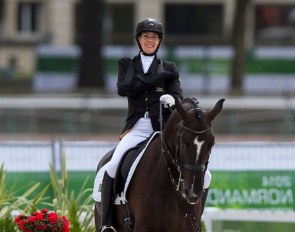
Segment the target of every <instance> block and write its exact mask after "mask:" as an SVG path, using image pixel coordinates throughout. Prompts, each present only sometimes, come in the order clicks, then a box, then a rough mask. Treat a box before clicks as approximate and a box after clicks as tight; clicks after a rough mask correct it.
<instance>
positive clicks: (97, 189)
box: [92, 131, 161, 205]
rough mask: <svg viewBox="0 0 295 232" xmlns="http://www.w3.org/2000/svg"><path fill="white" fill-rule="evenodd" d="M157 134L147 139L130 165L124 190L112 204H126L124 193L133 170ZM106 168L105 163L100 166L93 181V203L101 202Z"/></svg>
mask: <svg viewBox="0 0 295 232" xmlns="http://www.w3.org/2000/svg"><path fill="white" fill-rule="evenodd" d="M159 133H161V132H160V131H157V132H155V133H154V134H153V135H152V136H151V138H150V139H149V141H148V142H147V144H146V145H145V147H144V149H143V150H142V151H141V152H140V154H139V155H138V156H137V158H136V159H135V161H134V162H133V164H132V166H131V168H130V170H129V173H128V176H127V179H126V183H125V186H124V190H123V192H121V193H120V194H118V195H117V197H116V199H115V202H114V204H115V205H122V204H125V203H126V202H127V199H126V196H125V193H126V192H127V189H128V186H129V183H130V181H131V178H132V176H133V173H134V171H135V169H136V167H137V164H138V163H139V161H140V159H141V157H142V155H143V153H144V152H145V150H146V148H147V147H148V145H149V144H150V142H151V141H152V140H153V138H154V137H155V135H156V134H159ZM106 167H107V163H106V164H105V165H104V166H102V168H101V169H100V170H99V171H98V173H97V174H96V177H95V180H94V186H93V195H92V196H93V199H94V200H95V201H97V202H101V188H102V179H103V176H104V173H105V170H106Z"/></svg>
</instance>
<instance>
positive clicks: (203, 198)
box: [198, 188, 209, 232]
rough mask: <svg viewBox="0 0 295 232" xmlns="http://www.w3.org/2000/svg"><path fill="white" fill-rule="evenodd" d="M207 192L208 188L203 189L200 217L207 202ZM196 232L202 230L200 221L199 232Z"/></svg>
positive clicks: (201, 231)
mask: <svg viewBox="0 0 295 232" xmlns="http://www.w3.org/2000/svg"><path fill="white" fill-rule="evenodd" d="M208 191H209V188H207V189H204V193H203V195H202V206H201V216H202V215H203V213H204V209H205V204H206V200H207V196H208ZM201 220H202V219H201ZM198 232H203V228H202V224H201V221H200V226H199V230H198Z"/></svg>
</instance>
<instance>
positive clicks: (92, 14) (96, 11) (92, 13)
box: [78, 0, 105, 89]
mask: <svg viewBox="0 0 295 232" xmlns="http://www.w3.org/2000/svg"><path fill="white" fill-rule="evenodd" d="M80 7H81V9H80V11H79V12H80V14H81V15H80V20H81V21H80V33H82V34H81V35H80V41H79V42H80V47H81V57H80V65H79V82H78V86H79V87H89V88H93V87H96V88H99V89H104V86H105V83H104V58H103V54H102V48H103V38H104V37H103V9H104V0H81V2H80Z"/></svg>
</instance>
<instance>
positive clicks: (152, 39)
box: [139, 32, 160, 54]
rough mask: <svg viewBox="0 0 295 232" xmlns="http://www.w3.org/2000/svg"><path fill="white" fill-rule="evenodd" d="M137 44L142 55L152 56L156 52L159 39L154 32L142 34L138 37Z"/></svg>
mask: <svg viewBox="0 0 295 232" xmlns="http://www.w3.org/2000/svg"><path fill="white" fill-rule="evenodd" d="M139 43H140V46H141V48H142V50H143V52H144V53H146V54H152V53H154V52H155V51H156V49H157V47H158V45H159V43H160V38H159V36H158V34H157V33H154V32H142V33H141V35H140V37H139Z"/></svg>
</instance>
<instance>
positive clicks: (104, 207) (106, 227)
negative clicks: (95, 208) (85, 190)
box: [99, 172, 116, 232]
mask: <svg viewBox="0 0 295 232" xmlns="http://www.w3.org/2000/svg"><path fill="white" fill-rule="evenodd" d="M113 183H114V178H112V177H110V176H109V175H108V173H107V172H105V174H104V176H103V181H102V191H101V222H100V224H101V227H100V229H99V232H114V231H116V230H115V229H114V228H113V227H112V225H111V223H112V206H113V202H114V193H113Z"/></svg>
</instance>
